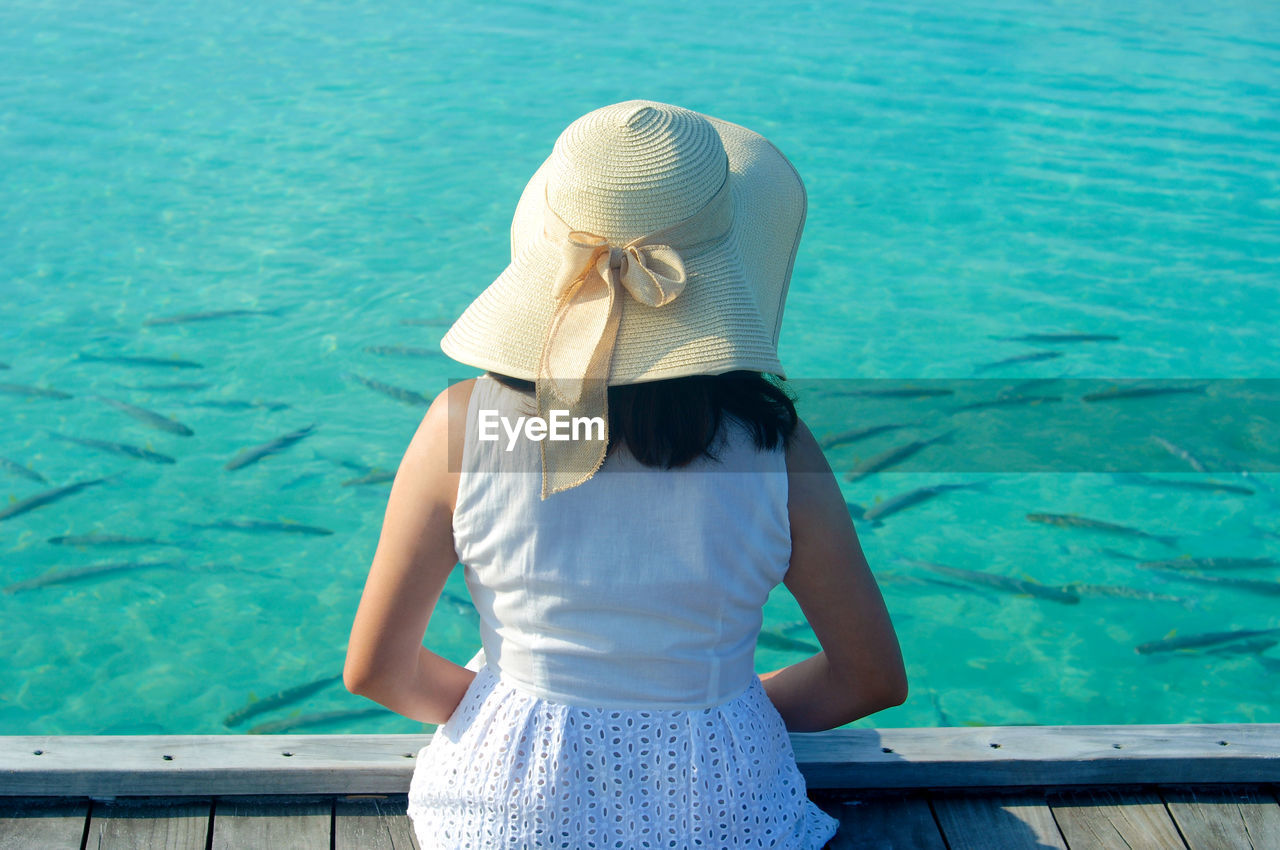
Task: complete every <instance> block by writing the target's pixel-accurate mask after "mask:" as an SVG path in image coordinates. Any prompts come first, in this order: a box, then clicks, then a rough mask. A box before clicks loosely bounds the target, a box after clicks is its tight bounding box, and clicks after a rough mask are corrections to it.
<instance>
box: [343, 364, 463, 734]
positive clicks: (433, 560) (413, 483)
mask: <svg viewBox="0 0 1280 850" xmlns="http://www.w3.org/2000/svg"><path fill="white" fill-rule="evenodd" d="M472 384H473V382H472V381H465V382H462V383H459V384H455V385H454V386H452V387H450V388H449V389H447V390H445V391H444V392H443V393H441V394H440V395H439V396H437V397H436V399H435V401H434V402H432V404H431V408H430V409H429V410H428V411H427V414H426V416H425V417H424V418H423V420H422V424H421V425H420V426H419V427H418V431H417V433H416V434H414V437H413V440H412V441H411V442H410V443H409V448H408V450H407V451H406V452H405V455H404V459H403V460H402V461H401V462H400V469H399V471H398V472H397V473H396V479H395V483H394V484H392V486H391V497H390V499H389V500H388V501H387V512H386V516H385V518H384V519H383V523H382V536H381V537H380V538H379V539H378V548H377V551H376V552H375V553H374V556H373V564H372V566H371V567H370V568H369V578H368V579H367V581H366V582H365V586H364V594H363V595H362V596H361V597H360V607H359V608H358V609H357V610H356V616H355V622H354V623H353V625H352V627H351V638H350V641H349V642H348V644H347V662H346V666H345V668H344V669H343V674H342V675H343V681H344V683H345V684H346V686H347V690H349V691H351V692H352V693H354V694H360V695H362V696H366V697H368V698H369V699H371V700H373V701H374V702H378V703H381V704H382V705H385V706H386V707H387V708H389V709H391V710H392V711H395V712H398V713H399V714H403V715H404V716H406V717H411V718H413V719H414V720H419V721H422V722H423V723H444V722H445V721H446V720H448V719H449V716H450V715H451V714H452V713H453V711H454V709H456V708H457V707H458V703H459V702H461V701H462V697H463V695H464V694H465V693H466V691H467V688H468V687H469V686H470V684H471V682H472V680H473V679H474V678H475V673H473V672H472V671H470V670H467V669H466V668H464V667H459V666H458V665H457V664H454V663H452V662H451V661H448V660H447V659H445V658H442V657H441V656H439V655H437V654H436V653H434V652H431V651H430V650H428V649H426V648H424V647H423V646H422V638H423V635H424V634H425V633H426V631H427V624H428V622H429V621H430V618H431V613H432V611H433V610H434V609H435V606H436V602H437V601H438V600H439V598H440V593H441V591H442V590H443V589H444V584H445V581H447V580H448V578H449V573H450V572H451V571H452V570H453V566H454V564H456V563H457V562H458V556H457V553H455V552H454V548H453V509H454V505H455V503H456V502H457V497H458V474H457V471H456V470H458V468H459V466H460V462H461V456H462V441H463V433H464V428H465V422H466V410H467V402H468V401H469V400H470V397H471V388H472ZM451 470H452V471H451Z"/></svg>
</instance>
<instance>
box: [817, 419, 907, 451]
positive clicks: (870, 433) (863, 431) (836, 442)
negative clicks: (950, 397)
mask: <svg viewBox="0 0 1280 850" xmlns="http://www.w3.org/2000/svg"><path fill="white" fill-rule="evenodd" d="M919 424H920V422H909V423H903V424H897V423H894V424H888V425H868V426H867V427H865V428H855V429H853V430H852V431H841V432H840V433H839V434H831V435H829V436H826V437H823V438H822V441H821V442H819V443H818V445H819V446H821V447H822V448H824V449H834V448H836V447H837V446H844V445H848V444H849V443H856V442H858V441H859V440H865V439H868V438H869V437H874V436H875V435H877V434H883V433H886V432H888V431H897V430H898V429H900V428H910V427H912V426H915V425H919Z"/></svg>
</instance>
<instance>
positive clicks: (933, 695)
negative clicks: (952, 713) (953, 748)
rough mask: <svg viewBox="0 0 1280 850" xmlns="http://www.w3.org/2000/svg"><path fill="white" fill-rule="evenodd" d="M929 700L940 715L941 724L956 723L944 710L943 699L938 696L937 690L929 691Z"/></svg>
mask: <svg viewBox="0 0 1280 850" xmlns="http://www.w3.org/2000/svg"><path fill="white" fill-rule="evenodd" d="M929 701H930V702H932V703H933V711H934V713H935V714H936V715H937V716H938V725H939V726H954V725H955V724H954V723H952V722H951V718H950V717H948V716H947V713H946V712H945V711H943V710H942V701H941V700H940V699H939V698H938V692H937V691H929Z"/></svg>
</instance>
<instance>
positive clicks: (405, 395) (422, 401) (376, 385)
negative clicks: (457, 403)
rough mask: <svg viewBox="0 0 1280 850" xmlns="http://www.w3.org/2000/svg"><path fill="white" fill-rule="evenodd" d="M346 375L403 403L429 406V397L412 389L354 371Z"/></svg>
mask: <svg viewBox="0 0 1280 850" xmlns="http://www.w3.org/2000/svg"><path fill="white" fill-rule="evenodd" d="M347 377H348V378H351V379H352V380H353V381H358V382H359V383H361V384H364V385H365V386H366V387H368V388H369V389H371V390H376V391H377V392H380V393H382V394H383V395H386V396H390V397H391V398H394V399H395V400H396V401H403V402H404V403H405V404H412V405H414V406H415V407H430V406H431V399H429V398H427V397H426V396H424V395H420V394H418V393H415V392H413V391H412V390H406V389H401V388H400V387H393V386H391V384H384V383H382V381H375V380H374V379H373V378H366V377H364V376H363V375H357V374H355V373H354V372H348V373H347Z"/></svg>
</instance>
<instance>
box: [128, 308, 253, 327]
mask: <svg viewBox="0 0 1280 850" xmlns="http://www.w3.org/2000/svg"><path fill="white" fill-rule="evenodd" d="M270 315H274V313H273V311H271V310H208V311H206V312H203V313H179V314H178V315H176V316H158V317H155V318H151V319H147V320H146V321H145V322H143V323H142V324H144V325H147V326H148V327H152V326H155V325H181V324H186V323H188V322H208V321H212V320H214V319H232V318H239V317H242V316H270Z"/></svg>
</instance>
